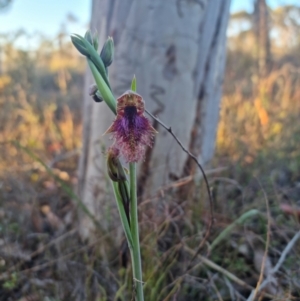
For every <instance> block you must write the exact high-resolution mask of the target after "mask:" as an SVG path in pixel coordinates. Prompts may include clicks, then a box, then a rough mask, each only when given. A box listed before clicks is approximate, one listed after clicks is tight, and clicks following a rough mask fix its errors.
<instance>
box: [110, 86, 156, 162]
mask: <svg viewBox="0 0 300 301" xmlns="http://www.w3.org/2000/svg"><path fill="white" fill-rule="evenodd" d="M144 112H145V104H144V101H143V98H142V96H140V95H139V94H137V93H135V92H133V91H126V92H125V93H124V94H122V95H121V96H120V97H119V98H118V99H117V117H116V119H115V120H114V122H113V124H112V125H111V126H110V127H109V128H108V130H107V131H106V132H105V134H112V137H113V138H114V146H115V147H117V148H118V149H119V151H120V154H121V155H122V156H123V157H124V158H125V160H126V162H138V161H140V160H142V159H143V157H144V155H145V151H146V146H150V147H151V146H152V144H153V137H154V135H155V133H157V132H156V130H155V129H154V128H153V127H152V125H151V123H150V121H149V120H148V119H147V118H146V117H145V116H144Z"/></svg>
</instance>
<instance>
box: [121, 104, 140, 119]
mask: <svg viewBox="0 0 300 301" xmlns="http://www.w3.org/2000/svg"><path fill="white" fill-rule="evenodd" d="M136 115H137V109H136V107H135V106H128V107H125V108H124V117H125V118H128V120H129V121H133V120H134V118H135V117H136Z"/></svg>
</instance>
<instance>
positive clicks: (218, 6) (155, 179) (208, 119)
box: [79, 0, 230, 237]
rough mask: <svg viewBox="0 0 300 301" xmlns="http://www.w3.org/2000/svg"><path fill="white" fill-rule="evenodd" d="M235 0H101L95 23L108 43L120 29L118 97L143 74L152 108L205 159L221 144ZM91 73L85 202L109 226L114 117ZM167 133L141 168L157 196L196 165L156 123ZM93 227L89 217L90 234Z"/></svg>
mask: <svg viewBox="0 0 300 301" xmlns="http://www.w3.org/2000/svg"><path fill="white" fill-rule="evenodd" d="M229 5H230V0H224V1H217V0H211V1H177V0H173V1H152V0H151V1H150V0H143V1H131V0H116V1H108V0H94V1H93V5H92V18H91V29H92V30H95V29H97V30H98V32H99V38H100V45H101V44H103V43H104V41H105V39H106V38H107V36H108V35H111V36H113V38H114V42H115V46H116V52H115V53H116V55H115V59H114V63H113V66H112V67H111V69H110V79H111V83H112V88H113V91H114V93H115V95H116V96H118V95H120V94H122V93H123V92H124V91H126V90H127V89H128V88H129V87H130V81H131V79H132V76H133V75H134V74H135V75H136V77H137V82H138V93H140V94H141V95H142V96H143V97H144V99H145V101H146V107H147V109H148V110H149V111H150V112H152V113H153V114H154V115H158V116H159V118H160V119H161V120H163V121H164V122H165V123H166V124H169V125H171V126H172V129H173V131H174V132H175V134H176V135H177V136H178V137H179V139H180V140H181V141H182V142H183V144H184V145H187V146H189V148H190V150H191V151H192V152H193V153H195V154H197V155H198V156H199V159H200V160H201V162H202V163H206V162H208V161H209V160H210V159H211V157H212V155H213V151H214V145H215V135H216V128H217V124H218V116H219V103H220V97H221V87H222V82H223V73H224V65H225V57H226V51H225V49H226V48H225V44H226V28H227V22H228V17H229ZM90 84H91V75H90V73H89V72H87V75H86V88H85V90H86V93H85V95H86V96H85V100H84V116H83V118H84V128H83V152H82V156H81V159H80V167H79V190H80V194H81V197H82V200H83V202H84V203H85V205H86V206H87V207H88V208H89V209H90V211H91V212H93V213H94V214H96V215H97V216H98V217H99V218H100V219H101V221H102V222H101V223H102V226H103V227H104V228H106V227H108V226H109V220H110V219H108V218H103V217H104V216H106V217H107V212H111V211H110V208H111V206H112V204H113V202H112V201H111V199H110V193H109V186H108V184H107V181H106V180H105V178H106V175H105V174H106V171H105V168H104V166H105V165H104V161H105V156H104V155H103V147H102V146H103V145H104V143H103V140H104V139H107V138H104V137H102V133H104V132H105V130H106V129H107V127H108V125H109V124H110V123H111V122H112V120H113V119H114V116H113V114H112V113H111V112H109V110H108V109H107V108H106V107H105V106H104V105H103V106H102V105H101V104H100V105H99V104H94V103H93V101H92V100H91V98H90V97H88V93H87V90H88V87H89V85H90ZM153 125H154V127H155V128H156V129H157V130H158V132H159V134H158V135H157V137H156V140H155V143H154V147H153V148H152V149H149V150H148V152H147V153H146V158H145V161H144V162H143V163H142V164H141V165H140V168H139V181H138V182H139V194H140V195H142V194H143V195H149V194H151V193H153V192H154V191H155V190H156V189H158V188H159V187H161V186H163V185H166V184H168V183H169V182H170V181H174V179H178V178H180V177H182V176H185V175H188V174H190V173H193V172H194V166H193V164H192V162H191V160H190V159H189V158H188V157H187V156H186V154H185V153H183V152H182V150H181V148H180V147H179V146H178V145H177V144H176V142H175V141H174V140H173V138H172V137H171V136H170V135H168V133H167V132H166V131H165V130H163V129H162V128H161V127H159V125H158V124H156V123H155V122H154V124H153ZM91 229H93V224H92V222H91V221H90V219H89V218H88V217H85V216H83V217H82V219H81V230H82V235H83V237H87V236H88V235H90V233H91V231H90V230H91Z"/></svg>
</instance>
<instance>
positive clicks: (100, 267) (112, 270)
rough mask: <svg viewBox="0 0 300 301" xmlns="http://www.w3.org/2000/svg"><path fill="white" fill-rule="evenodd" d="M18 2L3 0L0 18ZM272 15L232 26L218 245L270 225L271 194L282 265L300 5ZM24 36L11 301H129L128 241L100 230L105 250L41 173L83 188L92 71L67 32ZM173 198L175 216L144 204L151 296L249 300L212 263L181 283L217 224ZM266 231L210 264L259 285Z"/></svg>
mask: <svg viewBox="0 0 300 301" xmlns="http://www.w3.org/2000/svg"><path fill="white" fill-rule="evenodd" d="M9 2H10V1H1V2H0V8H1V7H5V6H6V5H8V4H9ZM258 2H260V1H257V3H258ZM263 9H264V8H263V7H258V6H256V7H255V9H254V12H253V13H248V12H245V11H240V12H236V13H234V14H232V16H231V19H230V23H229V28H228V49H227V66H226V72H225V80H224V87H223V99H222V104H221V108H220V122H219V128H218V133H217V140H216V155H215V158H214V160H213V162H212V167H213V168H215V169H216V170H220V171H218V172H214V173H213V174H212V175H210V174H209V181H210V183H211V186H212V187H213V194H214V207H215V224H214V228H213V231H212V233H211V236H210V238H209V241H210V242H213V241H214V239H215V238H216V237H217V236H218V234H220V233H221V231H222V230H223V229H224V228H226V227H227V226H228V225H230V224H231V223H232V222H234V221H235V220H236V219H237V218H238V217H239V216H241V214H244V213H247V212H248V211H249V210H250V209H252V208H256V209H258V210H260V211H261V213H262V214H264V215H266V204H265V199H264V195H263V193H262V187H263V189H264V191H265V192H266V194H267V196H268V202H269V204H270V210H271V215H272V219H271V226H272V232H271V234H270V235H271V244H270V247H269V253H268V254H269V255H268V260H269V261H270V265H272V264H273V265H274V264H276V262H277V260H278V258H279V256H280V254H281V251H282V250H283V249H284V247H285V246H286V244H287V243H288V242H289V240H290V239H291V237H292V236H293V234H294V233H295V232H296V230H298V229H299V219H300V127H299V120H300V89H299V87H300V21H299V20H300V8H299V7H298V6H293V5H282V6H279V7H276V8H270V7H268V8H267V18H266V19H264V18H263V17H262V16H263V15H264V14H262V13H260V14H259V13H258V12H259V11H260V12H261V11H262V10H263ZM262 18H263V20H262ZM21 37H22V38H25V39H27V38H30V37H29V36H28V34H27V33H26V32H25V31H24V30H20V31H18V32H10V33H6V34H3V33H2V34H1V35H0V41H1V44H0V144H1V147H0V187H1V189H0V218H1V220H0V282H1V285H2V287H1V288H0V300H1V301H2V300H3V301H4V300H22V301H26V300H70V299H69V298H72V300H129V297H128V296H130V293H131V292H128V291H127V290H126V289H125V287H126V286H127V285H130V283H131V279H130V276H129V275H130V267H129V266H128V265H126V254H125V253H126V252H124V246H123V247H121V251H119V250H120V245H119V244H118V243H117V242H116V241H114V240H113V239H112V238H111V237H112V236H117V237H121V235H120V231H117V230H115V229H112V231H111V233H109V234H110V235H111V236H109V235H107V234H105V233H102V232H101V231H100V230H99V240H97V241H96V242H95V243H92V244H89V245H87V244H85V243H83V242H80V241H79V238H78V235H77V233H76V230H74V227H73V226H74V224H76V214H77V213H76V210H74V208H75V206H74V204H73V202H72V200H71V196H70V194H69V193H68V190H66V189H65V187H64V186H63V185H61V184H60V182H57V181H56V180H55V179H54V178H53V176H52V174H49V172H48V170H47V168H45V166H44V165H43V164H42V163H43V162H44V164H46V165H47V166H48V167H49V168H51V170H52V173H53V174H54V175H55V176H56V177H58V178H59V179H61V180H63V181H64V182H65V183H66V185H69V186H70V187H72V186H73V187H74V186H76V183H77V176H76V169H77V162H78V150H79V149H80V147H81V129H82V127H81V110H82V99H83V90H84V89H83V88H84V75H85V61H84V59H83V58H82V57H81V56H80V55H79V54H78V52H77V51H76V50H75V49H74V47H73V46H72V45H71V42H70V38H69V33H68V32H67V31H66V30H65V28H64V27H63V26H62V28H61V31H60V33H59V34H58V35H57V36H56V37H55V39H47V38H46V37H44V36H42V35H41V36H40V37H39V40H40V42H39V45H38V47H37V48H36V49H35V50H24V49H20V48H19V47H18V46H17V41H18V39H19V38H21ZM91 101H92V100H91ZM11 141H18V142H19V143H20V144H21V145H22V146H24V147H26V148H28V149H30V150H32V151H34V154H36V155H37V156H38V158H40V159H41V160H42V161H38V160H36V158H34V157H33V156H30V155H28V153H26V152H24V150H21V149H20V148H18V147H16V145H15V144H13V143H11ZM41 162H42V163H41ZM223 167H224V168H223ZM197 185H198V188H201V189H203V187H202V183H201V182H199V183H198V184H197ZM171 188H172V187H171ZM167 191H168V193H166V194H163V193H162V194H161V195H159V196H157V198H159V199H160V201H161V202H162V204H163V206H164V212H165V214H166V216H163V217H162V216H159V217H157V216H155V213H153V212H155V210H154V209H153V208H152V207H153V202H152V200H146V201H145V202H143V203H142V204H141V206H140V207H141V211H142V212H143V213H142V220H143V222H142V225H141V227H142V228H141V234H142V237H143V241H142V249H143V257H144V258H147V260H145V261H144V273H145V279H146V282H147V285H146V286H145V291H146V295H147V296H148V298H147V300H153V301H156V300H200V299H201V300H217V299H218V300H246V297H247V296H248V295H249V290H247V289H245V288H244V287H241V286H239V285H236V284H235V283H234V282H230V280H228V279H227V278H226V277H224V275H223V274H222V273H218V272H215V271H214V270H211V269H209V268H207V267H203V266H201V267H200V266H199V267H198V265H195V270H192V271H191V272H190V274H189V275H186V276H184V277H183V276H182V277H181V276H180V275H182V273H184V271H186V268H187V262H188V260H187V259H186V254H187V251H186V250H187V249H188V248H190V249H194V250H195V249H196V248H197V245H198V244H199V241H201V239H202V236H203V233H202V230H203V225H207V224H208V219H209V218H208V216H209V213H208V209H207V199H206V197H205V195H204V193H201V194H200V193H199V194H196V195H195V197H194V198H193V199H191V200H189V201H188V202H187V203H181V204H180V206H178V202H177V200H176V197H175V196H174V195H173V194H172V189H171V190H167ZM200 191H202V190H200ZM154 201H155V199H154ZM149 202H150V205H151V206H150V205H149ZM183 212H184V214H183ZM107 216H108V218H109V217H110V214H109V212H108V213H107ZM199 233H200V234H199ZM201 233H202V234H201ZM266 235H267V230H266V220H265V219H261V218H259V217H252V218H250V219H249V220H247V221H246V222H245V223H243V224H242V225H240V226H239V227H236V228H235V229H234V231H232V233H230V236H228V237H230V239H227V240H226V241H222V243H221V244H219V245H218V246H217V247H216V248H215V249H214V252H213V253H212V254H211V255H210V258H211V260H212V261H213V262H215V263H216V264H218V265H220V266H222V267H223V268H225V269H228V270H229V271H230V272H231V273H233V274H235V275H237V276H238V277H239V278H240V279H243V280H244V281H245V282H246V283H247V284H249V285H252V286H255V285H256V282H257V279H258V276H259V273H260V266H261V258H262V255H261V253H262V252H263V251H264V243H265V240H266ZM61 237H62V238H61ZM299 251H300V246H299V244H298V245H297V247H295V249H294V251H293V252H291V254H290V257H289V259H288V260H287V261H286V262H285V265H284V269H283V271H282V272H281V274H280V277H279V278H280V279H279V280H278V283H277V287H280V289H281V290H282V291H284V294H285V295H286V296H287V297H286V299H282V300H291V299H290V297H289V296H291V295H293V296H296V299H297V298H299V296H300V294H299V291H300V281H299V279H300V277H299V269H300V258H299ZM124 254H125V255H124ZM57 258H58V259H57ZM56 260H58V261H57V262H56ZM108 262H109V264H108ZM124 262H125V263H124ZM43 264H45V268H43ZM120 266H121V268H120ZM197 267H198V268H197ZM21 270H22V271H23V270H25V271H27V273H25V272H22V273H21V272H20V271H21ZM28 273H29V275H30V277H28V278H27V277H26V275H28ZM73 275H76V277H74V276H73ZM123 283H125V286H124V285H123ZM268 292H269V293H273V292H274V291H272V288H270V289H269V291H268ZM114 296H115V297H114ZM158 296H159V297H158ZM174 296H176V298H177V299H171V297H174ZM232 296H235V298H236V299H233V297H232ZM174 298H175V297H174Z"/></svg>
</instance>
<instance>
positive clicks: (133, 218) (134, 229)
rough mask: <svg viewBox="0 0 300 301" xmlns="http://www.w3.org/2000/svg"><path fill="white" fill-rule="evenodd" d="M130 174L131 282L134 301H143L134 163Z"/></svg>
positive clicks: (131, 165)
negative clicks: (132, 282)
mask: <svg viewBox="0 0 300 301" xmlns="http://www.w3.org/2000/svg"><path fill="white" fill-rule="evenodd" d="M129 173H130V205H131V206H130V222H131V237H132V243H133V250H132V252H133V254H132V266H133V278H134V279H133V281H134V283H135V290H136V300H138V301H144V293H143V279H142V262H141V252H140V239H139V221H138V206H137V195H136V191H137V190H136V188H137V186H136V163H129Z"/></svg>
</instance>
